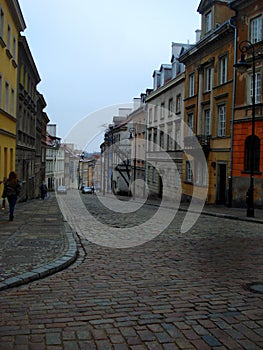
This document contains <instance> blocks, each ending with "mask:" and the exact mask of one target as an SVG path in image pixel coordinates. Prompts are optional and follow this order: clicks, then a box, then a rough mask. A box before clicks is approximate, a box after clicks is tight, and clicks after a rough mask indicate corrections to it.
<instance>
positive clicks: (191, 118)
mask: <svg viewBox="0 0 263 350" xmlns="http://www.w3.org/2000/svg"><path fill="white" fill-rule="evenodd" d="M187 125H188V127H189V128H190V129H191V130H192V132H194V113H192V112H191V113H188V114H187ZM188 133H191V132H190V130H189V129H188Z"/></svg>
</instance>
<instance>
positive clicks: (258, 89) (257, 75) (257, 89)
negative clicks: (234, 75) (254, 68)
mask: <svg viewBox="0 0 263 350" xmlns="http://www.w3.org/2000/svg"><path fill="white" fill-rule="evenodd" d="M249 81H250V83H249V90H250V93H249V98H250V103H251V104H252V103H253V99H252V97H253V74H252V73H251V74H250V75H249ZM261 87H262V75H261V72H259V71H258V72H256V73H255V103H261V93H262V88H261Z"/></svg>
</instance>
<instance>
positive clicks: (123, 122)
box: [100, 108, 132, 194]
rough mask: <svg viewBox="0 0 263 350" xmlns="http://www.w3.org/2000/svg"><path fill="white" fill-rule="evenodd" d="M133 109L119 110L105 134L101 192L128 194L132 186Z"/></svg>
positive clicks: (102, 149) (102, 148) (102, 151)
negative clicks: (130, 115) (131, 117)
mask: <svg viewBox="0 0 263 350" xmlns="http://www.w3.org/2000/svg"><path fill="white" fill-rule="evenodd" d="M131 111H132V109H131V108H119V114H118V116H114V117H113V120H112V123H111V124H110V125H109V126H108V129H107V130H106V132H105V134H104V142H103V143H102V144H101V145H100V148H101V163H100V164H101V191H102V192H103V193H107V192H113V193H114V194H128V193H129V192H130V184H131V173H132V168H131V142H132V141H131V139H130V133H131V128H132V123H131V121H130V118H129V117H128V115H129V114H130V113H131Z"/></svg>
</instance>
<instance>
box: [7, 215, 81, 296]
mask: <svg viewBox="0 0 263 350" xmlns="http://www.w3.org/2000/svg"><path fill="white" fill-rule="evenodd" d="M64 229H65V232H64V234H65V238H66V239H67V241H68V249H67V251H66V252H65V254H64V255H62V256H60V257H59V258H57V259H56V260H53V261H50V262H49V263H48V264H46V265H43V266H40V267H38V268H35V269H33V270H32V271H29V272H25V273H23V274H21V275H18V276H15V277H11V278H8V279H6V280H5V281H3V282H1V283H0V291H2V290H5V289H8V288H13V287H18V286H21V285H23V284H27V283H29V282H33V281H36V280H38V279H41V278H44V277H47V276H50V275H52V274H54V273H56V272H59V271H62V270H63V269H65V268H66V267H68V266H69V265H71V264H72V263H73V262H74V261H75V260H76V259H77V256H78V249H77V244H76V241H75V239H74V236H73V232H72V230H71V228H70V226H69V224H68V223H67V222H66V221H64Z"/></svg>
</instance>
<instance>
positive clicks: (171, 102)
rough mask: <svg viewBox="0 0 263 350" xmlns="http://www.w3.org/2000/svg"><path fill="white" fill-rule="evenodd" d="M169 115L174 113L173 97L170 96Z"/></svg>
mask: <svg viewBox="0 0 263 350" xmlns="http://www.w3.org/2000/svg"><path fill="white" fill-rule="evenodd" d="M168 108H169V115H170V116H171V115H173V114H174V100H173V98H170V100H169V107H168Z"/></svg>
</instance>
